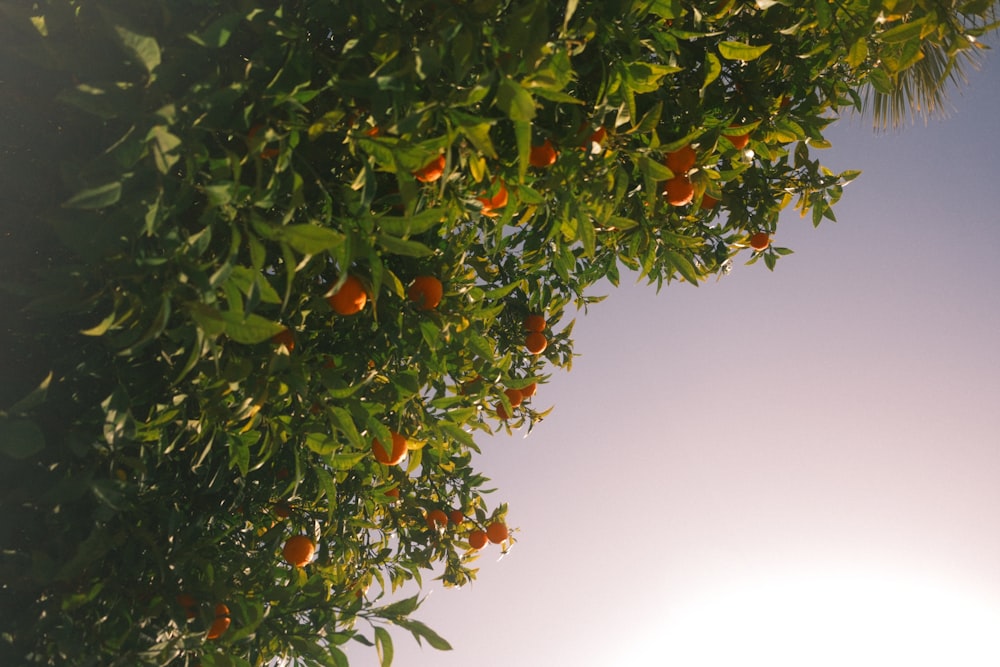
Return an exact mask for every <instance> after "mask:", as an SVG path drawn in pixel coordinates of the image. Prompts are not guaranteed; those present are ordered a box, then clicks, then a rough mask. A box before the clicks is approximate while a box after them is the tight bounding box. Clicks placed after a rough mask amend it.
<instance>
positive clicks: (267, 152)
mask: <svg viewBox="0 0 1000 667" xmlns="http://www.w3.org/2000/svg"><path fill="white" fill-rule="evenodd" d="M262 129H264V126H263V125H261V124H259V123H258V124H257V125H254V126H253V127H251V128H250V131H249V132H247V139H253V138H254V137H256V136H257V134H258V133H259V132H260V131H261V130H262ZM280 152H281V151H279V150H278V149H277V148H275V147H273V146H272V147H271V148H264V147H261V149H260V157H261V159H262V160H270V159H271V158H274V157H277V156H278V154H279V153H280Z"/></svg>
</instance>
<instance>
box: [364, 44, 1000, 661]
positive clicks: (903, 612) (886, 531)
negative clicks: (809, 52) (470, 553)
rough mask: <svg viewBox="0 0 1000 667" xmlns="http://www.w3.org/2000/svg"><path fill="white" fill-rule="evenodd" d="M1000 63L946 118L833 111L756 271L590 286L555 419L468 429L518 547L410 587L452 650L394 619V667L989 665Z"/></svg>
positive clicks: (996, 607) (545, 393) (995, 478)
mask: <svg viewBox="0 0 1000 667" xmlns="http://www.w3.org/2000/svg"><path fill="white" fill-rule="evenodd" d="M997 65H998V63H997V61H996V58H995V57H994V58H992V60H991V62H988V63H987V65H986V66H985V67H984V68H983V71H982V72H980V73H978V74H976V75H975V76H974V77H973V80H972V84H971V85H970V86H969V87H967V88H965V89H964V90H963V92H962V93H961V94H959V93H956V94H954V95H953V103H954V106H955V111H954V112H953V114H952V117H951V118H950V119H947V120H943V121H932V122H931V123H930V125H928V126H927V127H924V126H922V125H917V126H914V127H909V128H907V129H905V130H904V131H902V132H898V133H894V134H888V135H881V136H875V135H874V134H873V133H872V132H871V130H870V127H869V122H868V120H867V119H866V120H858V119H855V120H850V119H845V120H843V121H841V122H839V123H837V124H836V125H835V126H834V127H833V128H832V129H831V130H830V132H829V138H830V139H831V141H832V142H833V144H834V148H833V149H830V150H828V151H825V152H824V153H823V154H822V157H824V158H825V162H826V163H827V164H828V165H829V166H830V167H831V168H834V169H835V170H841V169H847V168H857V169H862V170H863V171H864V173H863V174H862V176H861V177H860V178H859V179H858V180H857V181H856V182H855V183H853V184H851V185H850V186H849V187H848V188H847V189H846V191H845V194H844V197H843V200H842V201H841V203H840V204H839V205H838V206H837V207H836V208H835V213H836V215H837V218H838V220H839V222H838V223H829V222H825V223H823V225H821V226H820V227H819V229H813V228H812V225H811V223H810V222H809V221H808V220H801V219H799V218H798V217H797V214H796V213H794V212H793V211H789V213H788V216H787V218H786V219H785V220H784V222H783V226H782V227H781V228H780V229H779V232H778V234H777V237H776V239H775V243H776V244H777V245H781V246H787V247H791V248H793V249H794V250H795V254H793V255H791V256H789V257H786V258H783V259H782V260H781V261H779V262H778V266H777V268H776V270H775V271H774V272H773V273H771V272H768V271H767V270H766V268H765V267H764V266H763V263H762V262H761V263H759V264H758V265H754V266H749V267H747V266H743V265H742V262H740V261H739V260H738V261H737V265H736V268H735V270H734V271H733V272H732V273H731V274H730V275H729V276H728V277H726V278H723V279H722V280H721V281H720V282H718V283H715V282H710V283H708V284H705V285H702V286H701V287H699V288H697V289H694V288H692V287H690V286H689V285H685V284H679V283H678V284H673V285H670V286H669V287H666V288H665V289H664V290H663V291H662V292H661V293H660V294H659V295H657V294H656V293H655V289H654V288H652V287H647V286H645V285H634V284H632V282H633V281H632V279H630V278H629V277H628V276H623V286H622V288H621V289H619V290H610V289H609V290H605V292H604V293H610V294H611V296H610V297H609V299H608V300H607V301H605V302H604V303H601V304H598V305H596V306H594V307H593V308H592V309H591V311H590V313H589V314H588V315H587V316H585V317H584V316H583V315H582V314H581V315H580V316H579V318H578V322H577V325H576V328H575V341H576V351H577V352H578V353H579V355H580V357H579V358H578V359H576V360H575V362H574V366H573V370H572V371H571V372H570V373H562V372H557V373H555V374H554V376H553V378H552V381H551V382H550V383H549V384H547V385H543V386H540V387H539V390H538V393H537V394H536V396H535V398H534V401H535V405H536V406H539V405H540V406H546V407H547V406H548V405H555V406H556V407H555V410H554V412H553V413H552V415H551V416H550V417H549V418H548V419H547V420H546V421H545V422H543V423H542V424H540V425H539V426H538V427H536V429H535V431H534V432H533V433H532V434H531V435H530V436H529V437H527V438H524V437H522V436H523V434H517V435H515V436H514V437H513V438H508V437H506V436H504V435H501V436H498V437H496V438H493V439H482V440H480V444H481V446H482V448H483V450H484V455H483V456H482V457H480V459H479V466H480V468H481V469H482V470H483V472H484V473H485V474H487V475H488V476H489V477H491V478H492V480H493V482H494V483H495V486H496V487H498V489H499V491H498V492H497V493H496V494H494V495H495V497H496V499H497V501H500V500H505V501H507V502H508V503H509V504H510V507H511V510H510V514H509V523H510V524H511V525H512V526H517V527H518V528H519V529H520V531H519V532H518V533H517V534H516V537H517V539H518V543H517V544H516V545H515V547H514V549H513V550H512V551H511V552H510V553H509V554H508V555H507V556H506V557H505V558H504V559H503V560H501V561H499V562H497V559H496V556H497V554H498V549H496V548H495V547H494V548H492V549H486V550H484V555H483V557H482V558H481V559H480V561H479V563H480V565H481V571H480V575H479V580H478V581H477V582H475V583H474V584H473V585H472V586H469V587H466V588H464V589H462V590H449V589H445V588H443V587H442V586H440V585H437V584H436V582H433V581H430V577H428V578H427V581H428V585H427V587H426V589H425V592H429V593H430V597H429V599H428V600H427V601H426V603H425V604H424V606H423V607H422V608H421V610H420V611H418V612H417V614H416V618H418V619H420V620H422V621H424V622H425V623H427V624H428V625H430V626H431V627H432V628H434V629H435V630H436V631H438V632H439V633H440V634H441V635H443V636H444V637H445V638H446V639H448V640H449V641H450V642H451V643H452V645H453V646H454V650H453V651H451V652H445V653H442V652H439V651H436V650H434V649H431V648H430V647H426V646H425V647H424V648H423V649H421V648H420V647H418V646H417V645H416V643H415V642H414V641H413V639H412V638H411V637H410V636H409V633H406V632H405V631H402V630H400V629H397V628H393V629H391V632H392V634H393V638H394V640H395V648H396V660H395V662H394V664H395V665H398V666H399V667H450V666H452V665H455V666H458V665H461V666H462V667H466V666H468V665H476V666H477V667H509V666H510V665H517V666H518V667H535V666H538V667H544V666H549V665H558V666H562V665H573V666H574V667H605V666H608V665H627V666H629V667H631V666H638V667H644V666H648V667H653V666H658V665H668V664H669V665H671V667H696V666H698V667H701V666H705V667H709V666H711V667H734V666H736V665H739V666H741V667H746V666H756V665H761V666H764V665H766V666H767V667H785V666H789V667H791V666H792V665H795V666H796V667H816V666H818V665H819V666H822V665H837V666H838V667H839V666H841V665H851V667H876V666H877V667H884V666H886V665H904V664H905V665H907V667H920V666H924V665H928V666H929V665H948V666H949V667H950V666H953V665H961V666H962V667H978V666H980V665H982V666H986V665H991V666H995V665H1000V224H998V223H1000V221H998V217H1000V178H998V176H997V167H998V166H1000V155H998V148H1000V114H998V113H997V110H998V109H1000V67H998V66H997ZM748 258H749V254H747V255H746V256H744V257H743V258H742V259H743V260H744V261H745V259H748ZM350 655H351V658H352V665H358V666H361V667H366V666H368V665H377V664H378V662H377V658H376V656H375V652H374V649H367V648H361V649H360V650H352V651H351V652H350Z"/></svg>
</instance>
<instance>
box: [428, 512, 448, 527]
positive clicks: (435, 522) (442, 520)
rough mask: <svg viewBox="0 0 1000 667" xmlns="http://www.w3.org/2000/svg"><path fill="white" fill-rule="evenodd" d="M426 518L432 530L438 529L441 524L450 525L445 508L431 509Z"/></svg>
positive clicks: (442, 525)
mask: <svg viewBox="0 0 1000 667" xmlns="http://www.w3.org/2000/svg"><path fill="white" fill-rule="evenodd" d="M425 518H426V519H427V526H428V528H430V529H431V530H437V528H438V527H439V526H440V527H441V528H444V527H445V526H447V525H448V515H447V514H445V513H444V510H431V511H430V512H428V513H427V516H426V517H425Z"/></svg>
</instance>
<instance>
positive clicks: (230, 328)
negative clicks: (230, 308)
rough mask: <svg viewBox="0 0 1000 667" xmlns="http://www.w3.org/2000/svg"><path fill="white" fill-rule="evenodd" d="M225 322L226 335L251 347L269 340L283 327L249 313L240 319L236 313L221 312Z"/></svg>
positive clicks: (283, 327)
mask: <svg viewBox="0 0 1000 667" xmlns="http://www.w3.org/2000/svg"><path fill="white" fill-rule="evenodd" d="M222 316H223V319H224V320H225V321H226V329H225V331H226V335H227V336H229V337H230V338H232V339H233V340H234V341H236V342H237V343H245V344H247V345H252V344H254V343H262V342H264V341H265V340H269V339H270V338H271V337H272V336H274V335H275V334H276V333H278V332H280V331H283V330H284V329H285V326H284V325H283V324H278V323H277V322H272V321H271V320H268V319H266V318H263V317H261V316H260V315H255V314H253V313H250V314H249V315H246V316H244V317H243V318H240V317H239V315H238V314H236V313H230V312H223V313H222Z"/></svg>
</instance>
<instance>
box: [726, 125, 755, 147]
mask: <svg viewBox="0 0 1000 667" xmlns="http://www.w3.org/2000/svg"><path fill="white" fill-rule="evenodd" d="M729 127H738V125H737V124H736V123H733V124H732V125H730V126H729ZM722 136H724V137H725V138H726V139H729V141H730V142H732V144H733V147H734V148H735V149H736V150H738V151H741V150H743V149H744V148H746V147H747V144H748V143H750V135H749V134H726V133H723V134H722Z"/></svg>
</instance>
